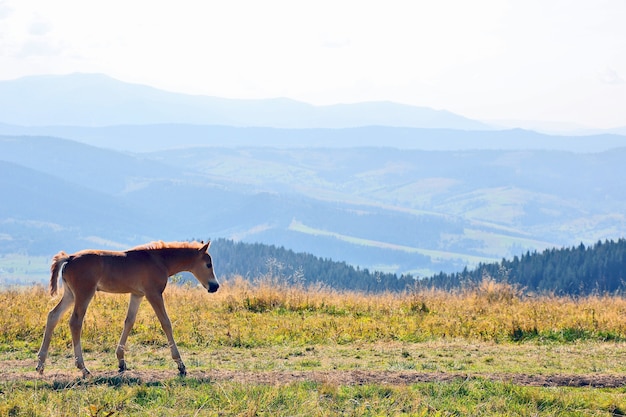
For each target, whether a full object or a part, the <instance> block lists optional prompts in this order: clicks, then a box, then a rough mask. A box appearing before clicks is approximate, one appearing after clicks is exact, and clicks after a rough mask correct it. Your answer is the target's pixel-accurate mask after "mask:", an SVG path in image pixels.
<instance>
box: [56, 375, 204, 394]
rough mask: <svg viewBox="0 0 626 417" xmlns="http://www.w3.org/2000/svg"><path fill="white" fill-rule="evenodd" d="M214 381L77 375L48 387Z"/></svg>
mask: <svg viewBox="0 0 626 417" xmlns="http://www.w3.org/2000/svg"><path fill="white" fill-rule="evenodd" d="M213 382H214V381H213V380H212V379H211V378H208V377H205V376H201V377H197V378H194V377H189V376H187V377H181V376H176V377H167V376H163V377H162V379H155V378H150V379H145V378H142V377H141V376H132V375H125V374H119V375H100V376H91V377H88V378H81V377H77V378H74V379H71V380H67V379H54V380H52V381H51V382H49V385H50V389H52V390H55V391H63V390H68V389H73V388H78V387H91V386H108V387H111V388H120V387H123V386H144V387H163V386H166V385H171V384H180V385H185V386H189V385H191V386H195V385H203V384H211V383H213Z"/></svg>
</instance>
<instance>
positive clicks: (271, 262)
mask: <svg viewBox="0 0 626 417" xmlns="http://www.w3.org/2000/svg"><path fill="white" fill-rule="evenodd" d="M211 254H212V255H213V259H214V262H215V265H216V269H217V273H218V274H219V275H221V276H232V275H241V276H243V277H244V278H248V279H254V278H257V277H262V276H271V277H272V278H281V279H284V280H286V281H289V282H294V283H296V282H297V283H300V284H305V285H309V284H315V283H322V284H324V285H326V286H329V287H331V288H334V289H337V290H355V291H365V292H381V291H404V290H408V289H411V288H414V286H415V285H416V283H419V285H420V286H422V287H433V288H440V289H447V290H450V289H454V288H459V287H461V286H463V285H468V284H471V283H477V282H480V281H482V280H483V279H484V278H485V277H489V278H490V279H494V280H496V281H499V282H508V283H510V284H513V285H516V286H519V287H520V288H522V289H523V290H524V291H526V292H535V293H543V292H550V293H554V294H558V295H588V294H592V293H616V292H621V291H624V290H626V239H623V238H622V239H619V240H617V241H613V240H606V241H604V242H602V241H598V242H597V243H596V244H594V245H589V246H585V245H584V244H582V243H581V244H580V245H578V246H573V247H570V248H562V249H556V248H552V249H546V250H544V251H542V252H537V251H534V252H530V251H527V252H526V253H525V254H522V255H521V256H514V257H513V259H511V260H507V259H502V261H501V262H496V263H485V264H482V263H481V264H479V265H478V266H477V267H476V268H474V269H472V270H469V269H467V268H465V269H464V270H463V271H461V272H455V273H443V272H442V273H439V274H436V275H433V276H432V277H428V278H420V279H416V278H415V277H413V276H411V275H410V274H407V275H401V276H397V275H396V274H392V273H383V272H377V271H370V270H368V269H367V268H363V269H361V268H359V267H358V266H357V267H354V266H352V265H348V264H346V263H345V262H336V261H332V260H331V259H324V258H319V257H316V256H314V255H311V254H307V253H296V252H294V251H292V250H289V249H285V248H284V247H277V246H274V245H265V244H260V243H243V242H234V241H232V240H227V239H217V240H214V241H213V242H212V244H211Z"/></svg>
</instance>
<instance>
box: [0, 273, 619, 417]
mask: <svg viewBox="0 0 626 417" xmlns="http://www.w3.org/2000/svg"><path fill="white" fill-rule="evenodd" d="M165 294H166V305H167V306H168V311H169V314H170V317H171V319H172V322H173V325H174V334H175V337H176V339H177V342H178V345H179V349H180V351H181V353H182V355H183V359H184V360H185V362H186V364H187V368H188V372H189V374H188V376H187V377H186V378H180V377H178V376H177V369H176V365H175V364H174V362H173V361H172V360H171V359H170V358H169V349H168V348H167V346H166V341H165V336H164V335H163V332H162V330H161V329H160V327H159V324H158V321H157V320H156V318H155V317H154V314H153V313H152V311H151V310H150V307H149V305H148V304H147V303H145V304H143V305H142V307H141V309H140V312H139V316H138V319H137V323H136V325H135V328H134V330H133V333H132V334H131V337H130V339H129V343H128V344H127V355H126V359H127V362H128V365H129V368H130V370H129V371H128V372H126V373H125V374H123V375H120V374H118V373H117V371H116V368H117V360H116V358H115V352H114V351H115V347H116V345H117V339H118V337H119V333H120V332H121V329H122V324H123V320H124V315H125V313H126V303H127V296H118V295H110V294H97V295H96V297H95V299H94V301H93V303H92V305H91V306H90V309H89V311H88V313H87V317H86V319H85V325H84V330H83V347H84V349H85V360H86V362H87V366H88V367H89V368H90V369H91V371H92V372H93V376H92V377H90V378H87V379H82V378H80V372H79V371H78V370H77V369H76V368H74V365H73V358H72V356H73V355H72V351H71V340H70V335H69V329H68V326H67V319H68V317H67V316H66V317H65V318H64V319H63V321H62V322H61V323H60V325H59V327H58V328H57V329H56V331H55V335H54V337H53V340H52V345H51V352H50V357H49V359H48V362H47V367H46V373H45V374H44V375H43V376H39V375H38V374H37V373H36V372H35V370H34V367H35V364H36V353H37V350H38V348H39V344H40V342H41V337H42V334H43V328H44V324H45V318H46V314H47V311H48V310H49V309H50V308H52V307H53V306H54V305H55V303H56V302H58V299H59V298H58V296H57V297H56V298H54V299H52V298H50V296H49V295H48V294H47V292H46V290H45V289H44V288H42V287H38V286H36V287H29V288H14V289H6V290H3V291H1V292H0V303H2V306H3V310H2V313H1V314H0V362H1V364H0V381H1V382H0V415H1V416H5V415H7V416H11V415H15V416H22V415H26V416H28V415H32V416H70V415H72V416H75V415H81V416H113V415H119V416H125V415H138V416H141V415H146V416H148V415H149V416H161V415H162V416H172V415H180V416H193V415H201V416H204V415H207V416H220V415H223V416H227V415H242V416H254V415H268V416H269V415H272V416H274V415H289V416H294V415H301V416H326V415H355V416H363V415H372V416H379V415H406V416H409V415H410V416H413V415H415V416H421V415H424V416H426V415H429V416H430V415H440V416H449V415H459V416H461V415H463V416H464V415H477V416H478V415H480V416H500V415H510V416H536V415H542V416H543V415H545V416H570V415H574V416H576V415H578V416H589V415H593V416H603V415H604V416H616V415H625V414H626V389H625V387H626V316H625V312H626V300H624V299H622V298H621V297H609V296H607V297H603V296H594V297H586V298H580V299H572V298H563V297H554V296H541V297H527V296H524V295H522V293H521V292H520V291H518V290H517V289H516V288H514V287H511V286H507V285H504V284H498V283H495V282H493V281H490V280H485V281H484V282H483V283H481V284H480V285H477V286H475V287H472V288H465V289H463V290H459V291H458V292H455V293H446V292H441V291H433V290H428V289H419V288H416V289H415V290H414V291H410V292H406V293H403V294H378V295H363V294H357V293H338V292H334V291H331V290H328V289H326V288H323V287H312V288H303V287H298V286H288V285H286V284H285V283H284V282H283V281H282V280H280V279H274V278H267V277H266V278H263V279H260V280H258V281H255V282H252V283H250V282H247V281H244V280H243V279H234V280H231V281H229V282H225V283H223V285H222V288H220V291H218V292H217V293H215V294H207V293H206V292H205V291H203V290H201V289H198V288H195V287H194V288H191V287H185V286H183V287H179V286H175V285H170V286H169V287H168V289H167V290H166V293H165Z"/></svg>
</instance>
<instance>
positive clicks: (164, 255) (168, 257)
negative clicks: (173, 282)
mask: <svg viewBox="0 0 626 417" xmlns="http://www.w3.org/2000/svg"><path fill="white" fill-rule="evenodd" d="M194 252H195V250H194V249H188V248H166V249H159V250H156V251H155V255H156V256H157V257H158V259H160V261H161V262H162V264H163V266H164V267H165V268H166V269H167V272H168V274H169V275H174V274H177V273H179V272H182V271H189V270H190V268H191V266H192V264H193V260H194Z"/></svg>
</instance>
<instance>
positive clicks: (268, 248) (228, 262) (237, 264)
mask: <svg viewBox="0 0 626 417" xmlns="http://www.w3.org/2000/svg"><path fill="white" fill-rule="evenodd" d="M210 252H211V254H212V256H213V261H214V264H215V268H216V272H217V273H218V275H219V276H222V277H229V276H233V275H241V276H243V277H244V278H248V279H255V278H259V277H264V276H269V277H271V278H273V279H282V280H286V281H287V282H290V283H294V284H296V283H297V284H304V285H309V284H315V283H318V282H319V283H321V284H324V285H326V286H328V287H331V288H334V289H337V290H344V289H349V290H355V291H366V292H379V291H386V290H389V291H402V290H404V289H405V288H407V287H409V286H411V285H413V284H414V279H413V277H411V276H402V277H400V278H398V277H397V276H396V275H395V274H385V273H380V272H373V271H369V270H368V269H360V268H358V267H356V268H355V267H353V266H351V265H348V264H346V263H345V262H335V261H332V260H330V259H322V258H319V257H317V256H313V255H311V254H308V253H296V252H294V251H292V250H288V249H285V248H283V247H277V246H273V245H264V244H260V243H242V242H233V241H232V240H227V239H217V240H215V241H213V242H212V243H211V250H210Z"/></svg>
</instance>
